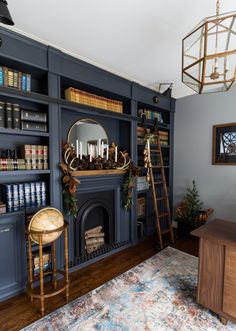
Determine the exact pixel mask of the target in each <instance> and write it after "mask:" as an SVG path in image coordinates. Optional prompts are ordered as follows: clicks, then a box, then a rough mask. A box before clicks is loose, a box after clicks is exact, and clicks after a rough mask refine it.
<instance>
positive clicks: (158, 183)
mask: <svg viewBox="0 0 236 331" xmlns="http://www.w3.org/2000/svg"><path fill="white" fill-rule="evenodd" d="M163 183H164V182H163V180H158V181H157V182H154V185H160V184H163Z"/></svg>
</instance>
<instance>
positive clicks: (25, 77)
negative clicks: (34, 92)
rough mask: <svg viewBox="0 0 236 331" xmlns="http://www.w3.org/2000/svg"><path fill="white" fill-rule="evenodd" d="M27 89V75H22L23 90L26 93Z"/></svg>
mask: <svg viewBox="0 0 236 331" xmlns="http://www.w3.org/2000/svg"><path fill="white" fill-rule="evenodd" d="M26 89H27V76H26V74H24V73H22V74H21V90H22V91H26Z"/></svg>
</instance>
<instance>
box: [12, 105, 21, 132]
mask: <svg viewBox="0 0 236 331" xmlns="http://www.w3.org/2000/svg"><path fill="white" fill-rule="evenodd" d="M12 118H13V129H20V121H21V120H20V106H19V105H18V104H16V103H15V104H13V105H12Z"/></svg>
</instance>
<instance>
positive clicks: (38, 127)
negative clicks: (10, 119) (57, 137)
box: [21, 121, 47, 132]
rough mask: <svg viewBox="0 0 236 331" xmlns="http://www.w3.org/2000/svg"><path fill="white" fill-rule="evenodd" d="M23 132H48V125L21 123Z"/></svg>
mask: <svg viewBox="0 0 236 331" xmlns="http://www.w3.org/2000/svg"><path fill="white" fill-rule="evenodd" d="M21 129H22V130H30V131H41V132H47V125H46V124H44V123H38V122H30V121H21Z"/></svg>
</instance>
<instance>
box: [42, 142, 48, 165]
mask: <svg viewBox="0 0 236 331" xmlns="http://www.w3.org/2000/svg"><path fill="white" fill-rule="evenodd" d="M43 169H44V170H47V169H48V146H45V145H44V146H43Z"/></svg>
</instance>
